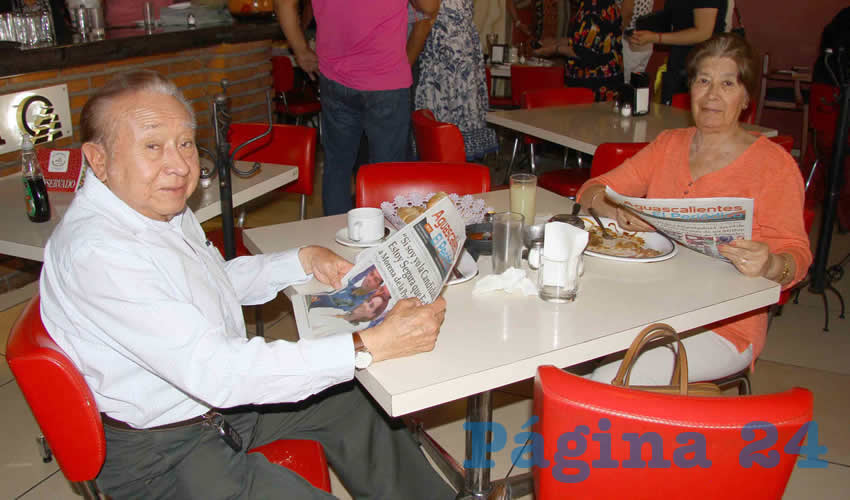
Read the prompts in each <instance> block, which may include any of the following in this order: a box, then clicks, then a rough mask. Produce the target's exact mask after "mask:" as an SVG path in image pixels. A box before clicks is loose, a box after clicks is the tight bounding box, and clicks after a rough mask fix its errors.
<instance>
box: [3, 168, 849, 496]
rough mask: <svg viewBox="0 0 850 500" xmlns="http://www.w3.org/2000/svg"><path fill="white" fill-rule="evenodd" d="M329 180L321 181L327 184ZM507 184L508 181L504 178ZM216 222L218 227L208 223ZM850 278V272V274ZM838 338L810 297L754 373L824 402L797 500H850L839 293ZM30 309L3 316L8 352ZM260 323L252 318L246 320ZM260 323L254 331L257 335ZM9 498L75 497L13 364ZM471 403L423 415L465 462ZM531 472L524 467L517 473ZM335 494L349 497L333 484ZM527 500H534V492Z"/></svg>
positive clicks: (272, 314)
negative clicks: (819, 461)
mask: <svg viewBox="0 0 850 500" xmlns="http://www.w3.org/2000/svg"><path fill="white" fill-rule="evenodd" d="M319 178H320V176H317V179H319ZM498 178H499V179H501V175H500V176H498ZM317 198H318V196H314V197H313V200H312V201H311V203H310V206H309V208H308V215H317V214H319V213H320V207H319V206H318V202H317V201H315V199H317ZM297 207H298V198H297V197H296V196H293V195H277V194H275V195H271V196H269V197H267V198H265V199H263V200H261V201H260V202H257V203H254V204H253V206H252V207H251V208H250V209H249V216H248V225H250V226H260V225H266V224H274V223H278V222H284V221H290V220H295V219H296V218H297V212H298V208H297ZM208 225H215V222H213V223H211V224H208ZM848 252H850V234H844V235H842V234H836V235H835V236H834V238H833V245H832V258H831V259H830V262H835V261H837V260H838V259H839V258H841V257H843V256H844V255H846V254H847V253H848ZM848 271H850V267H848ZM837 288H838V289H839V290H841V292H842V293H843V294H844V296H845V297H846V298H847V299H848V301H850V278H845V279H844V280H842V281H839V282H838V283H837ZM829 299H830V306H831V307H832V310H831V312H830V321H831V323H830V326H831V331H830V332H823V331H822V330H821V329H822V326H823V307H822V305H821V299H820V297H818V296H815V295H812V294H811V293H809V292H807V291H804V292H803V293H802V296H801V298H800V303H799V304H796V305H795V304H788V305H787V306H786V307H785V311H784V313H783V314H782V315H781V316H779V317H777V318H776V319H775V320H774V322H773V325H772V326H771V329H770V334H769V337H768V343H767V347H766V349H765V351H764V353H763V354H762V356H761V359H760V361H759V362H758V365H757V370H756V372H755V374H754V376H753V387H754V390H755V392H756V393H771V392H777V391H783V390H786V389H788V388H790V387H794V386H801V387H807V388H809V389H810V390H812V391H813V392H814V395H815V419H816V420H817V422H818V424H819V434H820V435H819V441H820V444H821V445H824V446H826V447H827V448H828V451H827V453H826V455H825V456H824V457H822V458H823V459H825V460H827V461H828V462H829V464H828V467H827V468H825V469H802V468H796V469H795V470H794V472H793V474H792V476H791V481H790V483H789V485H788V488H787V490H786V494H785V496H784V498H785V499H791V500H798V499H799V500H809V499H815V498H817V499H838V498H847V497H848V496H850V426H848V421H850V420H848V415H850V395H848V390H847V388H848V387H850V320H848V319H843V320H842V319H838V312H837V307H836V306H837V302H836V300H835V298H834V297H832V296H830V297H829ZM449 307H452V305H451V304H449ZM21 308H22V304H21V305H17V306H14V307H12V308H10V309H7V310H5V311H3V312H0V353H3V352H4V350H5V339H6V335H7V333H8V331H9V328H10V326H11V324H12V322H13V321H14V319H15V318H16V317H17V315H18V314H19V312H20V310H21ZM263 312H264V316H265V318H266V322H267V337H269V338H290V339H291V338H293V336H294V335H295V333H294V332H295V328H294V321H293V320H292V316H291V314H290V313H289V311H288V308H287V304H286V299H283V298H280V299H277V300H276V301H274V302H273V304H271V305H269V306H266V307H265V308H264V310H263ZM246 317H247V318H249V323H251V320H250V318H253V314H246ZM252 328H253V324H250V325H249V329H252ZM530 392H531V385H530V383H529V382H524V383H519V384H514V385H512V386H509V387H505V388H502V389H501V390H499V391H497V393H496V397H495V406H496V409H495V413H494V420H495V421H497V422H500V423H502V424H503V425H504V426H505V427H506V428H507V430H508V435H509V436H512V435H514V434H515V433H517V432H519V430H520V427H521V426H522V425H523V424H525V422H526V421H527V420H528V418H529V416H530V414H531V400H530V399H529V398H530ZM0 408H2V410H0V443H2V445H0V446H2V449H3V451H2V457H3V459H2V468H0V498H15V499H17V498H23V499H25V500H40V499H50V500H54V499H55V500H61V499H76V498H79V497H78V496H76V495H75V494H74V493H73V492H72V491H71V489H70V487H69V485H68V483H67V482H66V481H65V479H64V477H63V476H62V474H61V473H60V472H59V471H58V468H57V466H56V464H55V463H49V464H43V463H42V461H41V458H40V457H39V455H38V451H37V448H36V445H35V437H36V436H37V435H38V428H37V426H36V424H35V421H34V420H33V418H32V416H31V414H30V412H29V409H28V407H27V406H26V403H25V402H24V400H23V398H22V396H21V393H20V391H19V390H18V387H17V385H16V384H15V382H14V380H13V378H12V375H11V373H10V372H9V368H8V366H7V365H6V363H5V359H3V360H0ZM464 408H465V404H464V402H463V401H456V402H454V403H451V404H448V405H445V406H443V407H440V408H435V409H431V410H427V411H423V412H420V413H419V414H417V415H416V416H417V417H418V418H420V419H421V420H423V421H424V422H425V424H426V426H427V427H428V428H429V429H430V430H431V432H432V434H433V435H434V436H435V437H436V438H437V440H438V441H439V442H440V443H441V444H443V445H444V446H445V448H446V449H447V450H448V451H449V452H450V453H451V454H452V455H453V456H455V457H456V458H458V459H462V457H463V446H464V435H463V431H462V423H463V416H464V411H465V410H464ZM515 446H516V445H513V444H512V443H509V445H508V446H506V447H505V448H504V449H503V450H502V451H501V452H499V453H496V454H495V455H494V457H493V460H494V461H495V464H496V465H495V468H494V469H493V471H492V477H493V478H500V477H503V476H504V475H505V473H506V472H507V470H508V468H509V467H510V451H511V450H512V449H513V448H514V447H515ZM522 472H525V470H521V469H515V470H514V472H513V474H518V473H522ZM333 486H334V493H335V494H336V495H338V496H340V497H341V498H349V496H348V495H347V493H346V492H345V491H344V489H343V488H342V487H341V485H340V483H339V482H338V481H337V480H336V479H335V478H334V484H333ZM524 498H532V496H531V495H529V496H526V497H524Z"/></svg>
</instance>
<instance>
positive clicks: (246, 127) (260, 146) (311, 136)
mask: <svg viewBox="0 0 850 500" xmlns="http://www.w3.org/2000/svg"><path fill="white" fill-rule="evenodd" d="M287 60H288V59H287ZM267 128H268V125H267V124H265V123H234V124H232V125H231V126H230V137H229V139H230V144H231V147H232V148H236V147H237V146H239V145H240V144H242V143H243V142H245V141H247V140H248V139H251V138H253V137H257V136H258V135H260V134H262V133H263V132H265V131H266V129H267ZM236 159H237V160H246V161H259V162H265V163H279V164H284V165H295V166H296V167H298V180H296V181H295V182H291V183H289V184H287V185H286V186H284V187H282V188H281V189H282V190H283V192H285V193H297V194H300V195H301V207H300V212H299V215H300V217H301V220H304V218H305V217H306V215H307V197H308V196H311V195H312V194H313V178H314V177H313V176H314V173H315V171H316V129H314V128H310V127H301V126H297V125H273V126H272V133H271V135H269V136H267V137H264V138H262V139H260V140H259V141H257V142H253V143H251V144H249V145H248V146H245V147H244V148H242V149H241V150H240V151H239V153H238V154H237V155H236Z"/></svg>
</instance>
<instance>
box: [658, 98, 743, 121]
mask: <svg viewBox="0 0 850 500" xmlns="http://www.w3.org/2000/svg"><path fill="white" fill-rule="evenodd" d="M670 106H672V107H674V108H679V109H684V110H687V111H690V110H691V94H689V93H687V92H680V93H678V94H673V99H672V101H671V102H670ZM757 107H758V105H757V104H754V103H753V102H752V101H751V102H750V105H749V106H747V109H745V110H744V111H743V112H742V113H741V116H739V117H738V121H740V122H741V123H749V124H750V125H752V124H754V123H755V122H756V108H757Z"/></svg>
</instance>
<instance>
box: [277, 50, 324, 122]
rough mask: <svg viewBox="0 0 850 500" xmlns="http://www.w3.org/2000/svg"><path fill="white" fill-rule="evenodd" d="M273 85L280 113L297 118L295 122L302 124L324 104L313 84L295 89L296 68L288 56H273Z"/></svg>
mask: <svg viewBox="0 0 850 500" xmlns="http://www.w3.org/2000/svg"><path fill="white" fill-rule="evenodd" d="M272 85H273V86H274V91H275V99H276V100H277V105H276V106H275V111H277V113H278V115H288V116H292V117H294V118H295V124H296V125H301V124H302V123H304V119H305V118H307V117H312V116H316V115H318V114H319V113H320V112H321V111H322V104H321V103H320V102H319V98H318V97H317V96H316V92H315V90H314V89H313V87H312V86H310V85H307V86H305V87H304V88H303V89H295V68H294V67H293V66H292V60H291V59H289V57H287V56H274V57H272Z"/></svg>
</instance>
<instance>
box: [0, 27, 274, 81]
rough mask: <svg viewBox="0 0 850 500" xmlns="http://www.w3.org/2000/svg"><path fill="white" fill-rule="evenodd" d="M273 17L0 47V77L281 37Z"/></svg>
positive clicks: (113, 32)
mask: <svg viewBox="0 0 850 500" xmlns="http://www.w3.org/2000/svg"><path fill="white" fill-rule="evenodd" d="M282 39H283V33H282V32H281V30H280V26H279V25H278V23H277V20H276V19H270V20H269V21H268V22H261V21H255V22H240V21H236V22H235V23H234V24H232V25H221V26H210V27H205V28H194V29H189V28H178V27H167V28H164V29H163V28H160V29H157V30H156V31H154V32H153V33H152V34H150V35H148V34H146V33H145V30H144V29H142V28H138V29H109V30H107V31H106V38H105V39H104V40H93V41H87V42H78V43H72V42H71V41H70V40H66V42H67V43H64V44H59V45H57V46H54V47H44V48H38V49H26V50H21V49H11V50H4V54H3V55H4V57H3V58H2V60H0V77H5V76H12V75H19V74H23V73H32V72H35V71H44V70H49V69H61V68H67V67H70V66H83V65H88V64H94V63H100V62H109V61H116V60H120V59H126V58H130V57H144V56H152V55H157V54H163V53H168V52H177V51H181V50H186V49H192V48H201V47H209V46H212V45H218V44H222V43H230V44H235V43H244V42H254V41H259V40H282Z"/></svg>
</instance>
